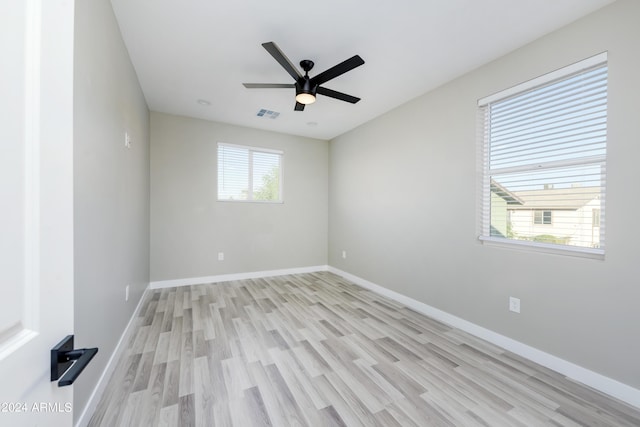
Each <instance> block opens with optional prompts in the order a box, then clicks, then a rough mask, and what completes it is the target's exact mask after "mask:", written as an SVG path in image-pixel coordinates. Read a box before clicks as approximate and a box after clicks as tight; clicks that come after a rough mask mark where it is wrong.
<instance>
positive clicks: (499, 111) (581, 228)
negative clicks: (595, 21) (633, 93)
mask: <svg viewBox="0 0 640 427" xmlns="http://www.w3.org/2000/svg"><path fill="white" fill-rule="evenodd" d="M501 95H502V96H501ZM478 104H479V112H480V123H481V127H480V132H479V144H480V147H479V152H480V153H481V162H482V180H481V185H482V189H481V194H482V201H481V206H480V229H481V231H480V239H481V240H485V241H502V242H517V243H518V244H525V245H530V246H536V247H540V248H562V249H570V250H574V251H578V252H582V253H585V254H589V253H591V254H596V255H601V254H604V245H605V226H604V219H605V209H604V208H605V206H604V201H605V187H606V177H605V169H606V168H605V166H606V144H607V63H606V53H605V54H601V55H598V56H596V57H593V58H589V59H587V60H585V61H583V62H581V63H577V64H573V65H571V66H570V67H567V68H566V69H562V70H557V71H555V72H553V73H550V74H549V75H546V76H542V77H541V78H538V79H536V80H534V81H532V82H527V83H524V84H522V85H521V86H516V87H514V88H510V89H508V90H507V91H505V92H504V93H502V94H496V95H492V96H491V97H488V98H486V99H484V100H480V101H479V103H478ZM532 218H533V220H532Z"/></svg>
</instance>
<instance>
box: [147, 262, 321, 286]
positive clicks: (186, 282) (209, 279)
mask: <svg viewBox="0 0 640 427" xmlns="http://www.w3.org/2000/svg"><path fill="white" fill-rule="evenodd" d="M328 269H329V266H328V265H316V266H312V267H298V268H287V269H283V270H267V271H253V272H249V273H233V274H220V275H218V276H206V277H190V278H187V279H175V280H160V281H157V282H151V283H150V284H149V287H150V288H151V289H162V288H173V287H176V286H190V285H201V284H203V283H220V282H228V281H231V280H246V279H258V278H261V277H273V276H286V275H287V274H303V273H314V272H316V271H327V270H328Z"/></svg>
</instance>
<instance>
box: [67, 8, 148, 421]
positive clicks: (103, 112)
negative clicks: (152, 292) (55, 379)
mask: <svg viewBox="0 0 640 427" xmlns="http://www.w3.org/2000/svg"><path fill="white" fill-rule="evenodd" d="M74 73H75V83H74V84H75V86H74V92H75V93H74V216H75V218H74V234H75V236H74V246H75V248H74V252H75V260H74V263H75V267H74V268H75V273H74V274H75V295H74V297H75V301H74V305H75V335H76V347H94V346H97V347H99V348H100V351H99V353H98V355H97V356H96V357H95V359H94V360H93V361H92V362H91V364H90V365H89V366H88V367H87V369H86V370H85V371H84V372H83V373H82V375H81V376H80V377H79V379H78V381H76V383H75V384H74V385H75V387H74V416H75V417H76V419H77V418H78V417H79V416H80V414H81V413H82V410H83V409H84V407H85V405H86V403H87V401H88V398H89V396H90V393H91V392H92V390H93V388H94V387H95V385H96V384H97V382H98V379H99V377H100V374H101V373H102V372H103V370H104V369H105V367H106V363H107V361H108V360H109V357H110V356H111V354H112V353H113V351H114V350H115V346H116V344H117V342H118V339H119V338H120V336H121V335H122V333H123V331H124V329H125V327H126V325H127V322H128V321H129V319H130V318H131V316H132V314H133V311H134V309H135V307H136V304H137V302H138V301H139V299H140V297H141V296H142V292H143V291H144V289H145V287H146V285H147V284H148V283H149V113H148V110H147V106H146V103H145V100H144V97H143V95H142V92H141V90H140V87H139V85H138V80H137V77H136V75H135V72H134V70H133V67H132V65H131V63H130V62H129V57H128V54H127V51H126V49H125V47H124V44H123V42H122V39H121V37H120V32H119V28H118V25H117V23H116V21H115V18H114V16H113V12H112V9H111V3H110V2H109V1H108V0H92V1H76V14H75V67H74ZM125 131H128V132H129V133H130V134H131V136H132V139H133V145H132V147H131V148H130V149H127V148H125V146H124V133H125ZM126 285H130V286H131V288H130V297H129V301H128V302H125V286H126Z"/></svg>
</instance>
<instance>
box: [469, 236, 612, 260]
mask: <svg viewBox="0 0 640 427" xmlns="http://www.w3.org/2000/svg"><path fill="white" fill-rule="evenodd" d="M478 240H480V242H481V243H482V244H483V245H487V246H494V247H500V248H506V249H515V250H522V251H528V252H538V253H545V254H553V255H564V256H573V257H578V258H589V259H598V260H604V249H591V248H581V247H577V246H561V245H554V244H551V243H539V242H527V241H522V240H512V239H504V238H500V237H486V236H479V237H478Z"/></svg>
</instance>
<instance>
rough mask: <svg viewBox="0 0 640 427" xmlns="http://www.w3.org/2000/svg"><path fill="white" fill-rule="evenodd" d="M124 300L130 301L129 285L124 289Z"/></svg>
mask: <svg viewBox="0 0 640 427" xmlns="http://www.w3.org/2000/svg"><path fill="white" fill-rule="evenodd" d="M124 300H125V301H129V285H127V286H125V287H124Z"/></svg>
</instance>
